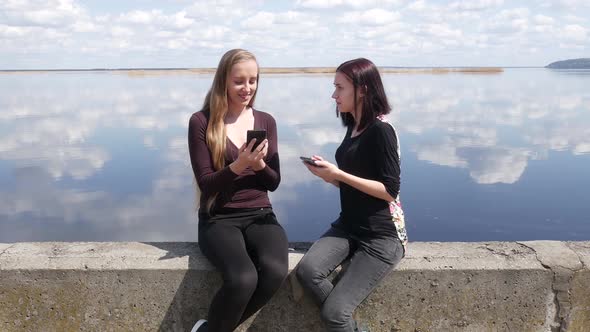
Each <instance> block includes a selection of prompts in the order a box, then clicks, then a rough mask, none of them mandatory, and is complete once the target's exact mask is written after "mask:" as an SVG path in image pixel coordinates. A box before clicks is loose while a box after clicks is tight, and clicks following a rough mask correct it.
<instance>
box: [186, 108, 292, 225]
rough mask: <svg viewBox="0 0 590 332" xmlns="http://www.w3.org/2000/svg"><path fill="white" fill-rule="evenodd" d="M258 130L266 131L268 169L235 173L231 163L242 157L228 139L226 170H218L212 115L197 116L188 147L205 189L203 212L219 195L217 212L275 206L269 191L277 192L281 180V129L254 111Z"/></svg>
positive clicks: (195, 115)
mask: <svg viewBox="0 0 590 332" xmlns="http://www.w3.org/2000/svg"><path fill="white" fill-rule="evenodd" d="M252 111H253V115H254V128H255V129H266V135H267V139H268V153H267V155H266V157H265V158H264V161H265V163H266V167H265V168H264V169H262V170H260V171H254V170H253V169H252V168H250V167H248V168H247V169H246V170H245V171H244V172H242V174H235V173H234V172H233V171H232V170H231V169H230V168H229V164H231V163H232V162H234V161H235V160H236V159H237V158H238V153H239V151H238V149H239V147H236V146H235V145H234V144H233V143H232V141H231V140H230V139H229V138H228V139H227V140H226V150H225V167H224V168H222V169H221V170H218V171H216V170H215V168H214V167H213V158H212V155H211V151H210V150H209V147H208V146H207V138H206V137H207V136H206V132H207V124H208V122H209V113H208V112H205V111H199V112H196V113H194V114H193V115H192V116H191V118H190V121H189V126H188V146H189V154H190V159H191V165H192V168H193V173H194V174H195V179H196V180H197V184H198V186H199V189H200V190H201V199H200V206H201V208H200V212H204V207H205V204H206V202H207V199H208V198H209V197H211V196H212V195H214V194H215V193H219V195H218V196H217V199H216V201H215V204H214V206H213V210H212V211H210V213H212V214H214V213H215V211H216V210H219V209H223V208H232V209H239V208H262V207H271V203H270V200H269V198H268V191H274V190H275V189H277V187H278V186H279V183H280V181H281V172H280V167H279V152H278V146H277V126H276V122H275V120H274V118H273V117H272V116H271V115H270V114H268V113H265V112H260V111H257V110H252Z"/></svg>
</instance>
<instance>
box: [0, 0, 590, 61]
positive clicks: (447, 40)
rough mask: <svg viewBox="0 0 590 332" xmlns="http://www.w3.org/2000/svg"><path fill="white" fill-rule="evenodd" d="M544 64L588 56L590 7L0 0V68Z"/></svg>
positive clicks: (416, 1) (545, 0)
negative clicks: (236, 58)
mask: <svg viewBox="0 0 590 332" xmlns="http://www.w3.org/2000/svg"><path fill="white" fill-rule="evenodd" d="M232 48H244V49H247V50H249V51H252V52H253V53H254V54H255V55H256V57H257V59H258V62H259V64H260V65H261V66H263V67H303V66H309V67H315V66H330V67H333V66H337V65H338V64H339V63H341V62H343V61H346V60H349V59H352V58H357V57H366V58H369V59H371V60H372V61H373V62H375V63H376V64H377V65H378V66H402V67H404V66H409V67H414V66H417V67H430V66H502V67H509V66H545V65H547V64H549V63H551V62H553V61H557V60H563V59H571V58H583V57H586V58H590V1H588V0H536V1H532V0H527V1H525V0H511V1H508V0H356V1H355V0H296V1H283V0H280V1H274V0H273V1H262V0H249V1H237V0H219V1H184V0H168V1H165V0H159V1H155V0H142V1H114V0H90V1H74V0H2V1H1V2H0V69H92V68H196V67H215V66H216V65H217V63H218V61H219V58H220V57H221V55H223V53H224V52H225V51H227V50H229V49H232Z"/></svg>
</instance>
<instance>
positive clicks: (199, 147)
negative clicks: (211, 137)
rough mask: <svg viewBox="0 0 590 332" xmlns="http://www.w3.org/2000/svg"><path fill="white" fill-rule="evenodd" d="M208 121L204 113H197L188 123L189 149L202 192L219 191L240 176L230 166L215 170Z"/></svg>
mask: <svg viewBox="0 0 590 332" xmlns="http://www.w3.org/2000/svg"><path fill="white" fill-rule="evenodd" d="M206 132H207V122H206V120H205V117H204V116H203V114H199V113H195V114H193V115H192V116H191V118H190V120H189V124H188V150H189V155H190V159H191V165H192V168H193V173H194V175H195V179H196V180H197V184H198V185H199V188H200V189H201V191H202V192H209V193H212V192H219V191H221V190H223V188H224V187H226V186H229V185H231V183H232V181H233V180H234V179H235V178H236V177H237V176H238V174H236V173H234V172H233V171H232V170H231V169H230V167H229V166H226V167H224V168H222V169H220V170H219V171H216V170H215V167H214V166H213V160H212V157H211V152H210V151H209V147H208V146H207V140H206Z"/></svg>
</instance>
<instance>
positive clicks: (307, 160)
mask: <svg viewBox="0 0 590 332" xmlns="http://www.w3.org/2000/svg"><path fill="white" fill-rule="evenodd" d="M299 159H301V160H303V162H304V163H306V164H310V165H312V166H318V164H316V163H315V160H313V159H311V158H308V157H299Z"/></svg>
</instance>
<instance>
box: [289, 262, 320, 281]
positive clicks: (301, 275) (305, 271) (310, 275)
mask: <svg viewBox="0 0 590 332" xmlns="http://www.w3.org/2000/svg"><path fill="white" fill-rule="evenodd" d="M295 275H296V276H297V279H298V280H299V282H301V283H302V284H308V283H313V280H316V279H318V278H319V277H320V272H319V270H318V269H317V268H316V266H315V265H314V264H312V263H311V262H310V261H309V260H306V259H305V257H303V259H301V261H300V262H299V264H298V265H297V270H296V271H295Z"/></svg>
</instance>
